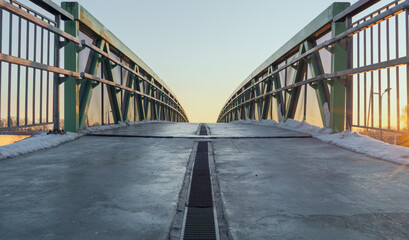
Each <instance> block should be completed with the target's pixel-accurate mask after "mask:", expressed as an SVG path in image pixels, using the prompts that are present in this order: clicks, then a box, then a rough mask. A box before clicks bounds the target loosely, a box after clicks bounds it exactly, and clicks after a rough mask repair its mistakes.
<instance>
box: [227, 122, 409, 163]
mask: <svg viewBox="0 0 409 240" xmlns="http://www.w3.org/2000/svg"><path fill="white" fill-rule="evenodd" d="M233 123H246V124H255V125H263V126H274V127H279V128H283V129H287V130H292V131H296V132H299V133H305V134H310V135H312V136H313V137H314V138H316V139H319V140H321V141H324V142H327V143H330V144H334V145H337V146H339V147H342V148H345V149H348V150H351V151H354V152H358V153H363V154H366V155H368V156H371V157H375V158H379V159H383V160H385V161H389V162H393V163H397V164H403V165H407V164H409V148H406V147H401V146H396V145H391V144H388V143H385V142H382V141H379V140H376V139H373V138H370V137H368V136H365V135H360V134H358V133H356V132H354V133H351V132H349V131H344V132H342V133H332V130H331V129H328V128H320V127H316V126H313V125H310V124H308V123H306V122H298V121H295V120H292V119H288V120H287V121H286V122H280V123H277V122H276V121H271V120H263V121H254V120H247V121H243V120H240V121H235V122H233Z"/></svg>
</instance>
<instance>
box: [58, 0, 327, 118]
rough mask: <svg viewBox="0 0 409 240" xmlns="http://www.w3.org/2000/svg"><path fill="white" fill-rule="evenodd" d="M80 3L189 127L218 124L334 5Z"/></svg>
mask: <svg viewBox="0 0 409 240" xmlns="http://www.w3.org/2000/svg"><path fill="white" fill-rule="evenodd" d="M54 2H56V3H58V4H59V3H60V2H61V1H60V0H54ZM78 2H80V4H81V5H83V6H84V7H85V8H86V9H87V10H88V11H89V12H90V13H91V14H93V15H94V16H95V17H96V18H97V19H99V21H100V22H102V23H103V24H104V25H105V26H106V27H107V28H108V29H110V30H111V31H112V32H113V33H114V34H115V35H116V36H117V37H118V38H119V39H121V40H122V42H124V43H125V44H126V45H127V46H128V47H129V48H130V49H131V50H133V51H134V52H135V53H136V54H137V55H138V56H139V57H140V58H141V59H142V60H143V61H144V62H145V63H146V64H148V66H150V67H151V68H152V69H153V70H154V71H155V72H156V73H157V74H158V75H159V76H160V77H161V78H162V79H163V80H164V81H165V82H166V84H167V85H168V86H169V87H170V88H171V89H172V91H173V92H174V93H175V94H176V95H177V97H178V99H179V100H180V102H181V103H182V105H183V107H184V108H185V110H186V112H187V114H188V116H189V119H190V121H191V122H215V121H216V119H217V116H218V114H219V111H220V110H221V108H222V106H223V105H224V103H225V101H226V100H227V98H228V97H229V96H230V94H231V93H232V92H233V90H234V89H235V88H236V87H237V86H238V85H239V84H240V83H241V82H242V81H243V80H244V79H245V78H246V77H247V76H248V75H249V74H250V73H251V72H252V71H253V70H254V69H255V68H256V67H258V66H259V65H260V64H261V63H262V62H263V61H264V60H266V59H267V58H268V57H269V56H270V55H272V54H273V53H274V52H275V51H276V50H277V49H278V48H280V47H281V46H282V45H283V44H284V43H285V42H287V41H288V40H289V39H290V38H291V37H292V36H293V35H294V34H296V33H297V32H298V31H299V30H301V29H302V28H303V27H304V26H305V25H306V24H308V23H309V22H310V21H311V20H312V19H314V18H315V17H316V16H317V15H318V14H320V13H321V12H322V11H323V10H324V9H326V8H327V7H328V6H329V5H331V3H332V2H333V1H330V0H309V1H305V0H291V1H273V0H240V1H237V0H206V1H203V0H201V1H198V0H172V1H169V0H150V1H146V0H143V1H142V0H118V1H101V0H79V1H78Z"/></svg>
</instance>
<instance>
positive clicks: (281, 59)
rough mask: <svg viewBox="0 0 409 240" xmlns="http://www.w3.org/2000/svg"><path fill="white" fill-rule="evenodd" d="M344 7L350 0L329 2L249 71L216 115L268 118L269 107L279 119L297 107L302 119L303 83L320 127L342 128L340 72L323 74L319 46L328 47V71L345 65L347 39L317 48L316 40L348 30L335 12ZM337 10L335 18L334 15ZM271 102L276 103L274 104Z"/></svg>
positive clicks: (230, 118) (229, 118)
mask: <svg viewBox="0 0 409 240" xmlns="http://www.w3.org/2000/svg"><path fill="white" fill-rule="evenodd" d="M348 7H350V4H349V3H333V4H332V5H331V6H330V7H328V8H327V9H326V10H325V11H324V12H323V13H322V14H320V15H319V16H318V17H317V18H316V19H314V20H313V21H312V22H311V23H310V24H308V25H307V26H306V27H305V28H304V29H302V30H301V31H300V32H299V33H298V34H296V35H295V36H294V37H293V38H292V39H291V40H290V41H289V42H287V43H286V44H285V45H284V46H283V47H282V48H280V49H279V50H278V51H277V52H276V53H274V54H273V55H272V56H271V57H270V58H269V59H267V60H266V61H265V62H264V63H263V64H262V65H261V66H260V67H258V68H257V69H256V70H255V71H253V73H252V74H251V75H250V76H249V77H248V78H247V79H246V80H245V81H244V82H243V83H242V84H241V85H240V86H239V87H238V88H237V89H236V90H235V91H234V92H233V94H232V95H231V96H230V97H229V99H228V100H227V102H226V104H225V105H224V107H223V109H222V111H221V112H220V114H219V117H218V119H217V121H218V122H230V121H235V120H239V119H243V120H247V119H254V120H263V119H271V118H272V115H273V113H274V112H275V113H276V115H277V116H278V120H279V121H286V120H287V119H294V118H295V115H296V113H297V112H298V111H303V113H302V114H303V119H305V117H306V115H305V114H306V110H305V108H306V103H304V106H303V104H300V103H299V99H300V96H301V93H302V92H301V91H304V88H312V89H313V90H314V92H315V98H316V102H317V103H318V105H317V106H307V107H314V108H318V109H319V113H320V119H321V122H322V125H323V126H324V127H327V128H332V129H333V130H334V131H336V132H340V131H343V130H344V129H345V127H346V125H345V121H344V119H345V115H346V111H347V110H346V106H345V101H346V86H345V80H344V78H342V77H341V78H338V77H336V78H330V79H328V78H327V77H326V74H327V73H325V71H324V67H323V63H322V59H321V55H320V52H319V50H320V51H329V52H330V53H331V57H332V59H331V61H332V67H331V73H336V72H339V71H342V70H345V69H347V66H348V64H347V61H348V58H347V48H346V47H345V44H344V43H345V41H346V40H345V38H342V39H339V40H338V41H335V40H334V42H336V43H335V44H334V43H331V44H328V45H327V46H324V47H322V46H320V47H319V48H318V46H317V44H316V40H317V39H318V38H320V37H322V36H324V35H325V34H327V33H328V32H332V37H335V36H336V35H338V34H340V33H342V32H345V31H346V30H347V25H346V22H345V20H342V19H341V20H342V21H341V20H340V19H339V14H340V13H341V12H343V11H344V10H345V11H347V10H346V9H348ZM336 16H338V20H337V21H338V22H335V21H334V18H335V17H336ZM283 65H284V66H283ZM289 69H293V70H292V71H293V75H292V79H291V80H290V79H282V77H283V76H285V77H287V78H289V76H287V71H290V70H289ZM280 76H281V77H280ZM284 83H285V84H284ZM308 97H313V96H310V95H308ZM273 99H274V101H273ZM273 102H276V104H274V105H273ZM299 108H303V109H299Z"/></svg>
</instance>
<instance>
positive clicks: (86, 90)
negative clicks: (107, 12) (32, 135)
mask: <svg viewBox="0 0 409 240" xmlns="http://www.w3.org/2000/svg"><path fill="white" fill-rule="evenodd" d="M32 3H34V4H36V5H37V6H38V7H39V10H35V9H34V8H33V7H31V8H30V7H28V6H26V5H23V4H22V3H20V2H18V1H15V0H8V1H6V0H0V21H1V22H0V130H10V129H25V128H35V127H37V128H38V129H44V130H45V129H49V128H53V129H54V130H58V129H60V128H62V126H64V129H65V130H66V131H77V130H78V129H81V128H84V127H85V125H88V126H91V125H100V124H110V123H117V122H119V121H126V120H129V121H140V120H168V121H188V118H187V116H186V113H185V111H184V109H183V107H182V106H181V105H180V103H179V101H178V100H177V98H176V97H175V94H173V93H172V92H171V90H170V89H169V87H167V86H166V84H165V83H164V82H163V81H162V80H161V79H160V78H159V77H158V76H157V75H156V74H155V73H154V72H153V71H152V70H151V69H150V68H149V67H148V66H147V65H146V64H145V63H143V61H142V60H140V59H139V58H138V57H137V56H136V55H135V54H134V53H133V52H132V51H131V50H129V49H128V48H127V47H126V46H125V45H124V44H123V43H122V42H121V41H120V40H119V39H117V38H116V37H115V36H114V35H113V34H112V33H111V32H110V31H109V30H108V29H106V28H105V27H104V26H103V25H102V24H101V23H100V22H99V21H98V20H96V19H95V18H94V17H93V16H92V15H91V14H89V13H88V12H87V10H86V9H84V8H83V7H82V6H81V5H80V4H78V3H76V2H63V3H62V7H59V6H57V5H56V4H54V3H53V2H51V1H49V0H41V1H34V0H33V1H32ZM32 3H30V4H31V5H33V4H32ZM27 5H29V2H27ZM37 6H36V7H37ZM80 13H81V14H80ZM62 23H64V30H62V29H63V26H62ZM61 56H62V57H61ZM62 65H64V67H62ZM61 85H64V91H60V89H59V88H60V86H61Z"/></svg>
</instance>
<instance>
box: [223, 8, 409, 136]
mask: <svg viewBox="0 0 409 240" xmlns="http://www.w3.org/2000/svg"><path fill="white" fill-rule="evenodd" d="M382 4H383V5H382ZM377 5H382V7H380V8H379V9H375V10H373V9H374V8H375V7H376V6H377ZM408 8H409V1H402V0H400V1H393V2H388V3H387V4H385V3H384V2H383V1H381V2H380V1H368V0H361V1H358V2H356V3H355V4H353V5H349V4H347V3H334V4H332V5H331V6H330V7H329V8H328V9H326V10H325V11H324V12H323V13H322V14H321V15H319V16H318V17H317V18H315V19H314V20H313V21H312V22H311V23H310V24H309V25H307V26H306V27H305V28H304V29H303V30H302V31H300V32H299V33H298V34H297V35H295V36H294V37H293V38H292V39H291V40H290V41H289V42H287V43H286V44H285V45H284V46H283V47H281V48H280V49H279V50H278V51H277V52H276V53H275V54H273V55H272V56H271V57H270V58H269V59H267V60H266V61H265V62H264V63H263V64H262V65H261V66H260V67H258V68H257V69H256V70H255V71H254V72H253V73H252V74H251V75H250V76H249V77H248V78H247V79H246V80H245V81H244V82H243V83H242V84H241V85H240V86H239V87H238V88H237V89H236V90H235V91H234V92H233V94H232V95H231V96H230V97H229V99H228V100H227V102H226V104H225V105H224V107H223V109H222V110H221V112H220V114H219V116H218V119H217V121H218V122H230V121H235V120H240V119H255V120H262V119H274V120H277V121H286V120H287V119H295V120H299V121H306V122H309V123H311V124H313V125H317V126H321V127H327V128H332V129H333V130H334V131H336V132H340V131H343V130H344V129H352V128H358V129H372V130H386V131H391V132H404V131H405V132H406V131H407V130H408V127H407V126H409V114H407V112H406V111H407V106H409V97H408V93H409V84H408V83H409V69H408V67H407V64H408V63H409V38H408V36H409V33H408V28H409V24H408V12H407V9H408ZM366 12H369V13H366ZM355 19H356V20H355ZM374 95H375V96H374ZM384 95H385V96H386V97H387V100H386V101H385V100H384V101H383V100H382V97H383V96H384ZM376 97H378V101H377V102H376V101H375V100H374V99H375V98H376ZM402 103H405V105H406V106H405V107H404V108H403V109H402ZM385 108H386V110H384V109H385ZM385 119H386V121H385Z"/></svg>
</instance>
